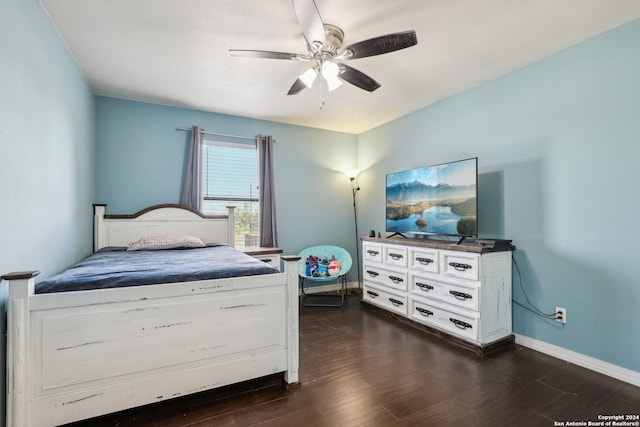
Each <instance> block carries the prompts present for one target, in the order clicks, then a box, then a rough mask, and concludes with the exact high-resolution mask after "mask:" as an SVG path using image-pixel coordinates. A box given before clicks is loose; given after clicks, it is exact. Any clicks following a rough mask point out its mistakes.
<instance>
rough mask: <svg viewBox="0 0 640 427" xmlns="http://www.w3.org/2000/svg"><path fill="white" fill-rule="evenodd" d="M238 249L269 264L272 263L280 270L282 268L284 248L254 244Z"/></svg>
mask: <svg viewBox="0 0 640 427" xmlns="http://www.w3.org/2000/svg"><path fill="white" fill-rule="evenodd" d="M238 250H240V251H242V252H244V253H245V254H247V255H251V256H252V257H254V258H257V259H259V260H262V261H264V262H266V263H268V264H271V265H272V266H274V267H275V268H277V269H278V270H279V269H280V255H281V254H282V249H280V248H275V247H274V248H263V247H258V246H253V247H248V248H238Z"/></svg>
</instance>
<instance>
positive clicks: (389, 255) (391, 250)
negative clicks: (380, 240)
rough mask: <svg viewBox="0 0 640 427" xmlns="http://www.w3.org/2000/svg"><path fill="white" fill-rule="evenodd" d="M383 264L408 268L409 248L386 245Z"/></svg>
mask: <svg viewBox="0 0 640 427" xmlns="http://www.w3.org/2000/svg"><path fill="white" fill-rule="evenodd" d="M383 251H384V253H383V259H382V262H383V263H385V264H386V265H395V266H398V267H406V266H407V247H406V246H396V245H384V247H383Z"/></svg>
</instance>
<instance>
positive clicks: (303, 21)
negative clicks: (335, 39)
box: [291, 0, 327, 46]
mask: <svg viewBox="0 0 640 427" xmlns="http://www.w3.org/2000/svg"><path fill="white" fill-rule="evenodd" d="M291 1H292V3H293V8H294V9H295V11H296V16H297V17H298V22H300V26H301V27H302V32H303V33H304V37H305V38H306V39H307V43H309V45H310V46H314V42H318V43H320V44H321V45H324V44H325V43H326V42H327V39H326V36H325V33H324V24H323V22H322V18H321V17H320V12H319V11H318V6H316V2H315V1H314V0H291Z"/></svg>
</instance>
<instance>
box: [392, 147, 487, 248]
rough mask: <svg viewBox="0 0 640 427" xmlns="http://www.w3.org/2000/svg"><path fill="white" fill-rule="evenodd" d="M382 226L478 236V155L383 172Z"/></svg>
mask: <svg viewBox="0 0 640 427" xmlns="http://www.w3.org/2000/svg"><path fill="white" fill-rule="evenodd" d="M386 188H387V196H386V230H387V232H389V233H394V234H396V233H397V234H401V235H403V234H404V233H408V234H437V235H443V236H458V237H460V238H463V237H477V236H478V225H477V224H478V220H477V212H478V202H477V200H478V158H477V157H473V158H470V159H465V160H458V161H454V162H449V163H443V164H439V165H433V166H427V167H423V168H418V169H411V170H407V171H403V172H394V173H389V174H387V179H386Z"/></svg>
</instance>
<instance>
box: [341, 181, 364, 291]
mask: <svg viewBox="0 0 640 427" xmlns="http://www.w3.org/2000/svg"><path fill="white" fill-rule="evenodd" d="M359 173H360V171H359V170H358V169H350V170H348V171H345V172H344V174H345V175H346V176H347V178H349V182H350V184H351V194H352V195H353V222H354V225H355V228H356V265H357V267H358V293H360V292H361V289H362V281H361V280H360V242H359V241H358V209H357V206H356V193H357V192H358V191H360V187H359V186H358V184H357V183H356V177H357V176H358V174H359Z"/></svg>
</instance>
